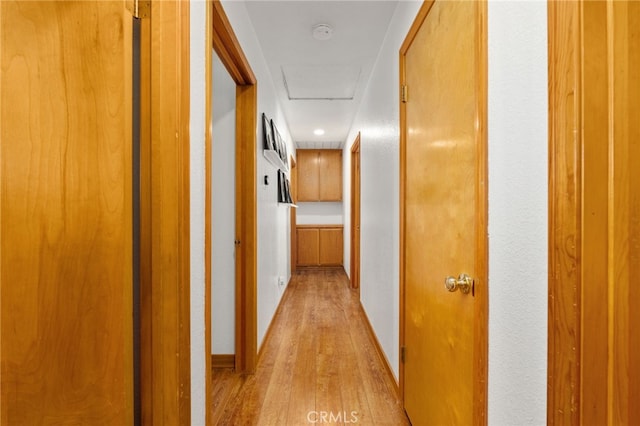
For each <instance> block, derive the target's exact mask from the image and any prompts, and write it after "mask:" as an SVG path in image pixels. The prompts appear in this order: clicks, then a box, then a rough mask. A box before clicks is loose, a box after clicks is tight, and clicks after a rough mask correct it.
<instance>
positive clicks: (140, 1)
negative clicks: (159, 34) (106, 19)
mask: <svg viewBox="0 0 640 426" xmlns="http://www.w3.org/2000/svg"><path fill="white" fill-rule="evenodd" d="M126 4H127V10H128V11H129V12H131V14H132V15H133V17H134V18H138V19H143V18H148V17H149V16H150V15H151V0H127V2H126Z"/></svg>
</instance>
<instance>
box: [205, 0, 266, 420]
mask: <svg viewBox="0 0 640 426" xmlns="http://www.w3.org/2000/svg"><path fill="white" fill-rule="evenodd" d="M205 48H206V52H205V58H206V69H205V79H206V100H205V102H206V104H205V114H206V117H205V120H206V126H205V169H206V171H205V178H206V184H205V336H204V338H205V351H206V353H205V359H206V362H207V366H206V376H207V377H206V386H207V390H206V393H207V395H206V399H207V424H209V422H210V418H209V416H210V414H209V411H210V410H209V407H211V403H210V402H211V401H210V393H211V392H210V386H211V380H212V377H211V238H212V235H211V152H212V143H213V141H212V134H211V131H212V115H211V112H212V77H213V71H212V62H211V61H212V57H213V50H214V49H215V51H216V53H217V54H218V56H219V57H220V59H221V61H222V63H223V64H224V66H225V68H226V69H227V71H228V72H229V75H230V76H231V78H232V79H233V81H234V82H235V83H236V241H237V242H238V243H237V247H236V303H235V305H236V306H235V309H236V336H235V342H236V343H235V344H236V348H235V351H236V354H235V355H236V358H235V369H236V371H237V372H253V371H254V370H255V366H256V363H257V354H258V351H257V284H256V283H257V201H256V194H257V182H256V173H257V155H256V149H257V148H256V139H257V137H256V126H257V93H258V86H257V81H256V77H255V75H254V74H253V71H252V70H251V66H250V65H249V62H248V61H247V58H246V57H245V55H244V53H243V51H242V48H241V46H240V43H239V42H238V39H237V38H236V36H235V34H234V32H233V28H232V26H231V24H230V22H229V20H228V18H227V16H226V14H225V12H224V9H223V7H222V4H221V3H220V1H219V0H209V1H208V2H207V33H206V43H205Z"/></svg>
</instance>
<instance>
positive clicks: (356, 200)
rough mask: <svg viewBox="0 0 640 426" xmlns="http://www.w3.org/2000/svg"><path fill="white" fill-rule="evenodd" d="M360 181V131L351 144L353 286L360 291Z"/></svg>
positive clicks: (351, 274) (351, 276)
mask: <svg viewBox="0 0 640 426" xmlns="http://www.w3.org/2000/svg"><path fill="white" fill-rule="evenodd" d="M356 157H357V158H358V168H357V169H356V167H355V162H354V161H353V160H354V158H356ZM360 182H361V181H360V132H358V135H357V136H356V139H355V140H354V142H353V145H352V146H351V244H350V247H351V250H350V253H349V266H350V274H349V275H350V278H351V288H352V289H358V291H359V289H360V233H359V232H358V233H356V226H357V227H358V228H359V227H360ZM356 183H357V184H356ZM356 219H357V220H356ZM356 222H357V223H356ZM356 235H357V238H356ZM356 239H357V241H356Z"/></svg>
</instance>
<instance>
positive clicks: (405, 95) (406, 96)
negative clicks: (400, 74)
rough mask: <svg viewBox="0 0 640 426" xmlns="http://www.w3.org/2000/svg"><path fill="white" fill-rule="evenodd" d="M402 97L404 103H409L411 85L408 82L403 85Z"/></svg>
mask: <svg viewBox="0 0 640 426" xmlns="http://www.w3.org/2000/svg"><path fill="white" fill-rule="evenodd" d="M400 98H401V99H402V102H403V103H407V99H409V87H408V86H407V85H406V84H403V85H402V90H401V93H400Z"/></svg>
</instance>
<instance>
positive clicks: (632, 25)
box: [585, 1, 640, 425]
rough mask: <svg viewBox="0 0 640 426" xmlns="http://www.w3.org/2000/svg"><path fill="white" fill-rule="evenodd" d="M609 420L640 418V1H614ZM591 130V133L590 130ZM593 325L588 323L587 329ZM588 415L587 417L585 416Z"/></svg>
mask: <svg viewBox="0 0 640 426" xmlns="http://www.w3.org/2000/svg"><path fill="white" fill-rule="evenodd" d="M607 6H608V17H609V20H608V23H609V24H610V27H609V42H610V43H611V55H610V65H611V71H610V72H611V81H610V90H611V93H612V95H613V97H612V99H611V101H610V109H609V110H610V112H611V114H610V115H609V117H610V119H612V122H611V128H612V129H611V130H612V133H611V134H610V135H611V137H612V146H611V147H610V149H611V150H610V155H611V163H612V164H611V171H610V188H611V190H612V192H613V194H612V197H611V198H610V199H609V200H610V206H609V209H610V210H609V211H610V222H609V230H610V234H609V259H610V262H611V265H610V270H609V288H610V290H609V291H610V298H609V324H610V328H609V332H610V335H609V339H610V340H609V341H610V345H609V353H608V360H609V370H610V378H609V380H610V382H609V383H610V390H609V404H608V405H609V410H610V412H609V419H608V420H609V424H611V425H620V424H629V425H632V424H639V423H640V408H639V407H638V401H640V369H639V368H638V366H637V365H636V364H637V363H638V360H640V337H638V334H639V333H640V314H638V312H639V311H640V310H639V309H638V306H637V302H638V301H639V300H640V297H639V295H640V292H638V290H637V284H636V278H637V276H638V272H640V168H639V167H638V159H640V120H639V118H640V100H639V99H638V94H640V4H639V3H638V2H617V1H610V2H609V3H608V4H607ZM585 135H586V133H585ZM586 327H587V325H586V324H585V330H586V329H587V328H586ZM586 419H587V417H585V420H586Z"/></svg>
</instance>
